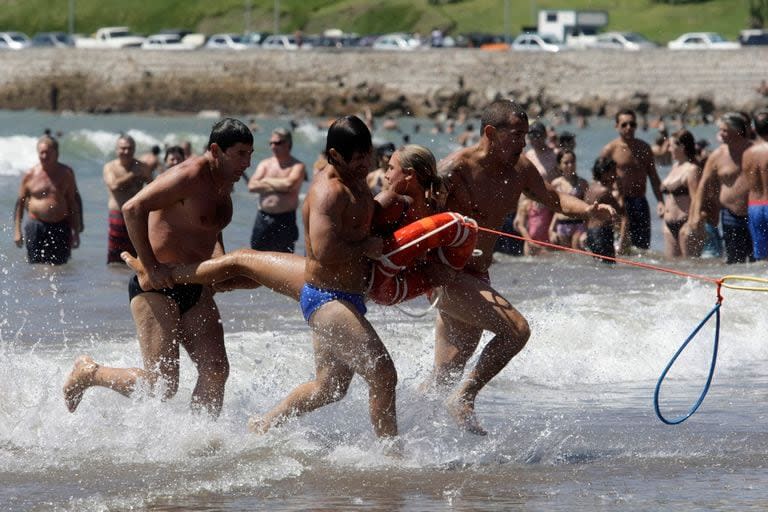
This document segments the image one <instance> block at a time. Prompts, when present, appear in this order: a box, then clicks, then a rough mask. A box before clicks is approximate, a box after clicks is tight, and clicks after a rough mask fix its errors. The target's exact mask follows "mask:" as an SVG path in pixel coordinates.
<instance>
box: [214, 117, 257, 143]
mask: <svg viewBox="0 0 768 512" xmlns="http://www.w3.org/2000/svg"><path fill="white" fill-rule="evenodd" d="M237 143H243V144H250V145H251V146H252V145H253V134H252V133H251V130H250V129H249V128H248V127H247V126H246V125H245V124H244V123H243V122H242V121H238V120H237V119H232V118H231V117H225V118H224V119H222V120H221V121H219V122H217V123H216V124H214V125H213V128H211V136H210V137H209V138H208V145H207V146H206V148H207V149H210V148H211V144H216V145H217V146H219V147H220V148H221V150H222V151H226V150H228V149H229V148H231V147H232V146H234V145H235V144H237Z"/></svg>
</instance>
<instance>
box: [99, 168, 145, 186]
mask: <svg viewBox="0 0 768 512" xmlns="http://www.w3.org/2000/svg"><path fill="white" fill-rule="evenodd" d="M114 165H116V164H114V162H108V163H106V164H105V165H104V171H103V173H102V174H103V175H104V183H105V184H106V185H107V189H108V190H109V191H110V192H115V191H120V190H123V189H124V188H125V187H126V186H127V185H129V184H131V183H132V182H135V181H137V180H138V181H142V182H143V181H144V180H145V178H144V175H143V174H137V173H134V172H132V171H131V170H129V171H128V172H127V173H125V175H124V176H118V175H117V173H115V170H114Z"/></svg>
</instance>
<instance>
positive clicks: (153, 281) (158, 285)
mask: <svg viewBox="0 0 768 512" xmlns="http://www.w3.org/2000/svg"><path fill="white" fill-rule="evenodd" d="M147 280H148V281H149V283H148V284H149V286H150V287H151V288H152V289H153V290H160V289H162V288H173V285H174V283H173V275H172V272H171V267H169V266H167V265H164V264H162V263H158V264H157V265H155V266H154V267H153V268H148V269H147ZM139 284H140V285H141V287H142V288H144V285H143V284H142V283H141V281H139Z"/></svg>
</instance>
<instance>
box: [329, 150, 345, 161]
mask: <svg viewBox="0 0 768 512" xmlns="http://www.w3.org/2000/svg"><path fill="white" fill-rule="evenodd" d="M328 156H330V157H331V160H333V161H334V162H344V161H345V160H344V158H342V156H341V154H339V152H338V151H336V150H335V149H334V148H331V149H329V150H328Z"/></svg>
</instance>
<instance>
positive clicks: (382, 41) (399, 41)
mask: <svg viewBox="0 0 768 512" xmlns="http://www.w3.org/2000/svg"><path fill="white" fill-rule="evenodd" d="M419 46H421V41H419V40H418V39H415V38H413V37H410V36H408V35H407V34H386V35H383V36H379V37H377V38H376V40H375V41H373V45H372V46H371V48H373V49H374V50H398V51H411V50H415V49H416V48H418V47H419Z"/></svg>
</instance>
